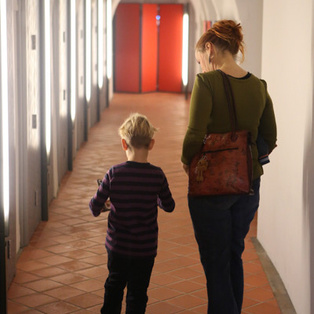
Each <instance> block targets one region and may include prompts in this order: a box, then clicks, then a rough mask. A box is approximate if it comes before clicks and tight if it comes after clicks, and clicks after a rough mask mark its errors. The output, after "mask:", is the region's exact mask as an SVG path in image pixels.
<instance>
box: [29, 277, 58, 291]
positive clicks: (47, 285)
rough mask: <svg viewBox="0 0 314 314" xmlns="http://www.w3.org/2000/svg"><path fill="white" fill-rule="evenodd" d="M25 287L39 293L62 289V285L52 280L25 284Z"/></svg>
mask: <svg viewBox="0 0 314 314" xmlns="http://www.w3.org/2000/svg"><path fill="white" fill-rule="evenodd" d="M24 286H25V287H27V288H30V289H33V290H35V291H38V292H43V291H46V290H50V289H54V288H57V287H60V286H61V284H60V283H57V282H55V281H53V280H50V279H41V280H37V281H33V282H30V283H25V284H24Z"/></svg>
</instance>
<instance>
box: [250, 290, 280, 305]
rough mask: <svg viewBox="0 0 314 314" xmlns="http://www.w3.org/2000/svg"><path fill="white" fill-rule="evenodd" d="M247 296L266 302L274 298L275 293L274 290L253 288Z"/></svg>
mask: <svg viewBox="0 0 314 314" xmlns="http://www.w3.org/2000/svg"><path fill="white" fill-rule="evenodd" d="M246 296H247V297H248V298H250V299H253V300H257V301H261V302H265V301H267V300H270V299H273V298H274V294H273V292H272V291H270V290H267V289H263V288H256V289H252V290H250V291H248V292H247V293H246Z"/></svg>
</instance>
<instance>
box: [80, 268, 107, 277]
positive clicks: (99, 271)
mask: <svg viewBox="0 0 314 314" xmlns="http://www.w3.org/2000/svg"><path fill="white" fill-rule="evenodd" d="M77 274H81V275H83V276H85V277H88V278H97V277H107V275H108V269H107V267H106V266H95V267H91V268H88V269H83V270H79V271H77Z"/></svg>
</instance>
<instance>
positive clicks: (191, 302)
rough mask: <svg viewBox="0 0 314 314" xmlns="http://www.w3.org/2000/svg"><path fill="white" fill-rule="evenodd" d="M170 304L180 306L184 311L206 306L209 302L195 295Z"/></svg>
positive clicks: (173, 300) (174, 299) (183, 296)
mask: <svg viewBox="0 0 314 314" xmlns="http://www.w3.org/2000/svg"><path fill="white" fill-rule="evenodd" d="M169 303H170V304H173V305H176V306H180V307H182V308H183V309H191V308H193V307H196V306H199V305H203V304H206V303H207V301H206V300H204V299H201V298H198V297H195V296H193V295H190V294H187V295H182V296H179V297H177V298H173V299H171V300H169Z"/></svg>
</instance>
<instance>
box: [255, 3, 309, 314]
mask: <svg viewBox="0 0 314 314" xmlns="http://www.w3.org/2000/svg"><path fill="white" fill-rule="evenodd" d="M263 15H264V18H263V48H262V76H263V78H265V79H266V81H267V82H268V89H269V92H270V95H271V97H272V99H273V102H274V108H275V113H276V118H277V124H278V147H277V148H276V150H275V151H274V153H273V154H272V155H271V163H270V164H269V165H267V166H266V167H265V172H266V175H265V176H264V177H263V179H262V196H261V206H260V209H259V218H258V239H259V241H260V242H261V244H262V245H263V247H264V249H265V250H266V252H267V253H268V255H269V257H270V258H271V260H272V262H273V263H274V265H275V267H276V269H277V270H278V272H279V274H280V276H281V278H282V280H283V282H284V284H285V286H286V288H287V290H288V293H289V295H290V298H291V300H292V302H293V304H294V306H295V309H296V311H297V313H300V314H301V313H302V314H310V313H314V312H313V311H314V308H313V307H312V308H311V295H312V296H313V293H314V291H313V282H314V278H313V267H314V266H313V265H312V266H311V261H312V264H313V262H314V258H313V251H314V250H313V243H314V233H313V231H311V228H312V229H313V228H314V221H313V215H314V214H313V210H314V189H313V180H314V173H313V168H314V166H313V163H314V154H313V151H314V137H313V57H314V56H313V3H312V0H298V1H294V0H277V1H273V0H264V12H263ZM311 267H312V268H311ZM311 277H312V279H311ZM311 280H312V282H311ZM312 302H313V301H312Z"/></svg>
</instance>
